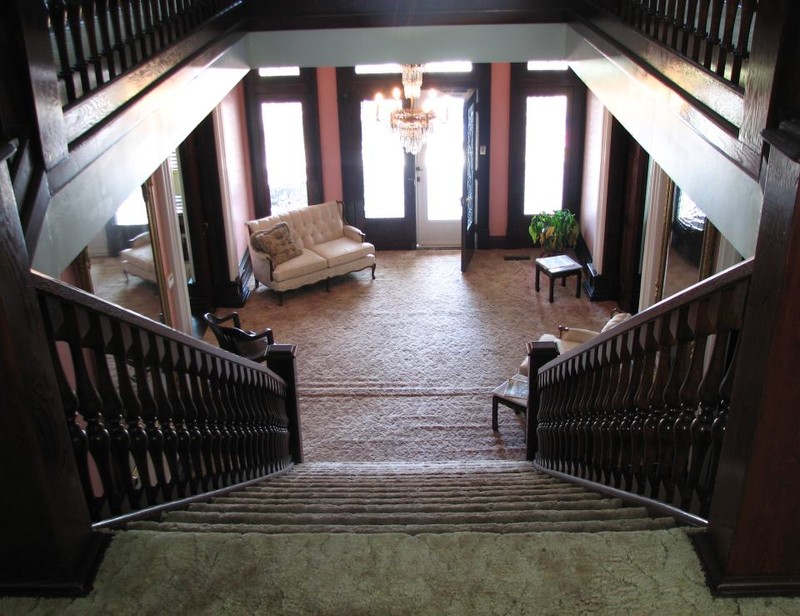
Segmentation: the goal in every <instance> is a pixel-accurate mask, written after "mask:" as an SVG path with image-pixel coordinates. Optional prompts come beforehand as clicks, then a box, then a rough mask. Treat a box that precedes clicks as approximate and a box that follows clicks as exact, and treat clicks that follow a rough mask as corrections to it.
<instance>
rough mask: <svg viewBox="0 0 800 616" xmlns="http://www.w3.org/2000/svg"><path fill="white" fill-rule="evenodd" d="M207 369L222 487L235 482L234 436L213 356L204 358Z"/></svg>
mask: <svg viewBox="0 0 800 616" xmlns="http://www.w3.org/2000/svg"><path fill="white" fill-rule="evenodd" d="M205 363H206V369H207V374H208V378H207V383H208V384H207V387H208V392H209V394H210V396H211V399H212V401H213V405H214V409H215V410H216V420H217V429H218V430H219V433H220V454H221V460H222V469H223V474H222V479H223V485H230V484H232V483H235V482H236V476H237V472H238V469H237V468H236V461H237V452H236V441H235V438H236V434H235V432H234V430H233V426H232V425H231V413H230V409H229V408H228V405H227V402H226V401H225V400H224V398H223V396H222V384H221V381H220V374H219V370H220V369H219V364H218V358H216V357H214V356H213V355H206V356H205Z"/></svg>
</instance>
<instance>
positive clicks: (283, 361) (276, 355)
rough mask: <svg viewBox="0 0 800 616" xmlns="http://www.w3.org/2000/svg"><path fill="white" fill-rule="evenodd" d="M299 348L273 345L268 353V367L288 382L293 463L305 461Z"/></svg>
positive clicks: (287, 395)
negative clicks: (298, 390) (298, 396)
mask: <svg viewBox="0 0 800 616" xmlns="http://www.w3.org/2000/svg"><path fill="white" fill-rule="evenodd" d="M296 352H297V347H296V346H295V345H294V344H271V345H270V347H269V351H268V352H267V367H268V368H269V369H270V370H272V371H273V372H274V373H275V374H277V375H278V376H279V377H281V378H282V379H283V380H284V381H286V416H287V417H288V419H289V448H290V452H291V455H292V462H294V463H295V464H300V463H301V462H302V461H303V433H302V430H301V426H300V407H299V405H298V403H297V360H296Z"/></svg>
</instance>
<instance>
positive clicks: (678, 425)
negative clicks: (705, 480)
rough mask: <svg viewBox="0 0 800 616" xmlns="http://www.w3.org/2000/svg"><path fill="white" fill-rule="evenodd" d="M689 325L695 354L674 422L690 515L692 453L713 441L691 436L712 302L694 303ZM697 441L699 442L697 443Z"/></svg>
mask: <svg viewBox="0 0 800 616" xmlns="http://www.w3.org/2000/svg"><path fill="white" fill-rule="evenodd" d="M687 312H688V319H687V321H688V324H689V327H690V328H691V332H692V339H693V343H692V352H691V357H690V359H689V370H688V372H687V373H686V378H685V379H684V380H683V383H682V384H681V388H680V392H679V396H680V401H681V408H680V412H679V413H678V418H677V419H676V421H675V459H674V463H673V477H674V478H675V479H676V481H675V484H676V487H677V488H678V491H679V493H680V497H681V499H680V507H681V509H683V510H684V511H689V510H690V508H691V504H692V497H693V495H694V488H695V481H694V480H696V475H695V476H694V480H693V477H692V474H691V472H690V471H691V470H692V469H691V467H690V464H689V460H690V455H691V454H692V452H693V451H694V452H697V451H698V448H701V449H703V450H704V449H705V448H706V447H707V446H708V444H707V442H706V441H708V440H710V439H709V436H708V434H702V433H698V434H696V435H693V434H692V422H693V421H694V419H695V415H696V413H697V410H698V406H699V403H700V398H699V396H698V387H699V386H700V381H701V379H702V378H703V363H704V362H705V350H706V339H707V336H708V334H709V332H711V331H712V327H711V323H710V321H709V299H708V298H705V299H702V300H699V301H696V302H694V303H693V304H692V305H691V306H689V307H688V311H687ZM695 437H696V438H697V440H695Z"/></svg>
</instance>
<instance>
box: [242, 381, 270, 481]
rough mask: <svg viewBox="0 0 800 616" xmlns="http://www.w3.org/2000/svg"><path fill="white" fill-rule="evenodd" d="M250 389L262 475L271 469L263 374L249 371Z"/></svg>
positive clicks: (259, 466) (259, 465)
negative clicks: (262, 381) (262, 383)
mask: <svg viewBox="0 0 800 616" xmlns="http://www.w3.org/2000/svg"><path fill="white" fill-rule="evenodd" d="M247 374H248V389H249V391H250V404H251V409H252V416H253V426H254V428H255V430H256V434H257V443H258V445H257V446H258V468H259V473H260V474H262V475H265V474H267V473H268V472H270V471H269V470H268V468H269V463H270V460H269V430H268V425H267V413H268V406H267V401H266V394H267V391H266V389H265V388H264V387H263V386H262V385H261V384H260V383H261V380H262V379H261V373H260V372H259V371H257V370H248V371H247Z"/></svg>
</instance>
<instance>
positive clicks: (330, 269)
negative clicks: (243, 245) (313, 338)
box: [246, 201, 375, 303]
mask: <svg viewBox="0 0 800 616" xmlns="http://www.w3.org/2000/svg"><path fill="white" fill-rule="evenodd" d="M343 209H344V204H343V203H342V202H341V201H327V202H325V203H320V204H317V205H309V206H308V207H305V208H302V209H300V210H294V211H291V212H287V213H285V214H277V215H275V216H267V217H266V218H259V219H257V220H251V221H249V222H247V223H246V224H247V228H248V230H249V232H250V259H251V261H252V263H253V273H254V275H255V278H256V286H258V284H259V283H261V284H264V285H265V286H267V287H269V288H270V289H272V290H273V291H277V292H278V293H282V292H283V291H288V290H290V289H296V288H298V287H302V286H304V285H307V284H312V283H315V282H319V281H320V280H325V281H328V280H329V279H330V278H332V277H334V276H341V275H342V274H347V273H350V272H355V271H359V270H363V269H367V268H371V269H372V278H373V279H374V278H375V246H374V245H372V244H370V243H369V242H366V241H364V240H365V237H364V234H363V233H362V232H361V231H359V230H358V229H356V228H355V227H352V226H350V225H348V224H347V223H346V222H345V220H344V214H343ZM282 222H285V223H286V224H287V225H288V226H289V229H290V230H291V236H292V239H293V240H294V243H295V244H296V245H297V247H298V248H299V249H300V251H302V252H301V253H300V254H299V256H296V257H293V258H290V259H289V260H287V261H284V262H282V263H276V261H277V260H278V259H276V258H274V256H272V255H270V254H269V253H267V252H263V251H262V250H261V249H260V248H259V247H258V246H256V243H254V241H253V239H254V237H255V236H256V234H258V232H260V231H267V230H269V229H272V228H274V227H275V225H277V224H278V223H282ZM298 252H299V251H298ZM279 300H280V301H281V303H282V302H283V297H282V294H281V295H279Z"/></svg>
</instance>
